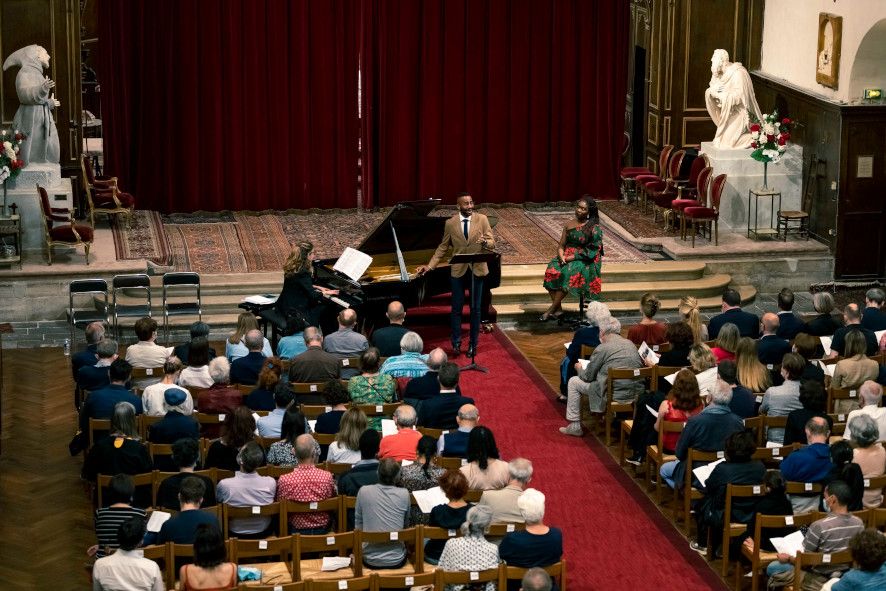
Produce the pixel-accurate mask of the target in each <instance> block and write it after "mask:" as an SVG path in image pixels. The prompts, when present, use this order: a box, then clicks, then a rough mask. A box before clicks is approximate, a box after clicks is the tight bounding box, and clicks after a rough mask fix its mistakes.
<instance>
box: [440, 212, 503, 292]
mask: <svg viewBox="0 0 886 591" xmlns="http://www.w3.org/2000/svg"><path fill="white" fill-rule="evenodd" d="M483 240H485V241H486V247H485V248H484V247H483V246H481V242H482V241H483ZM493 248H495V238H494V236H493V235H492V226H490V225H489V220H488V219H487V218H486V216H485V215H483V214H482V213H477V212H476V211H475V212H474V213H473V214H471V223H470V224H468V239H467V240H465V236H464V232H463V231H462V226H461V216H460V215H459V214H455V215H454V216H452V217H451V218H449V219H448V220H446V225H445V226H444V227H443V240H442V241H440V246H438V247H437V250H436V251H435V252H434V256H432V257H431V262H429V263H428V268H430V269H435V268H437V265H439V264H440V261H442V260H443V258H444V256H445V255H446V253H447V252H448V251H449V250H450V249H451V251H452V254H453V255H456V254H477V253H480V252H484V251H490V250H492V249H493ZM447 258H449V257H447ZM471 266H473V272H474V275H476V276H477V277H484V276H486V275H487V274H488V273H489V267H488V265H487V264H486V263H477V264H476V265H468V264H465V263H462V264H460V265H452V267H451V271H452V276H453V277H461V276H462V275H464V274H465V273H466V272H467V270H468V267H471Z"/></svg>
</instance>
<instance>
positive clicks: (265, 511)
mask: <svg viewBox="0 0 886 591" xmlns="http://www.w3.org/2000/svg"><path fill="white" fill-rule="evenodd" d="M222 515H223V519H222V533H223V534H224V535H225V537H226V538H227V537H228V534H229V533H230V523H231V520H232V519H241V518H249V517H252V518H257V517H270V518H271V525H274V523H275V522H276V526H277V534H278V535H286V522H284V521H283V509H282V507H281V505H280V503H279V502H274V503H269V504H267V505H253V506H252V507H234V506H232V505H228V504H227V503H225V504H224V509H223V513H222ZM234 536H235V537H236V534H234Z"/></svg>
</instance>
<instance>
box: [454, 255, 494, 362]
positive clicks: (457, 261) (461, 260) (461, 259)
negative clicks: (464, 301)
mask: <svg viewBox="0 0 886 591" xmlns="http://www.w3.org/2000/svg"><path fill="white" fill-rule="evenodd" d="M496 255H497V253H496V252H495V251H492V250H487V251H486V252H478V253H475V254H467V253H465V254H456V255H452V258H451V259H449V264H450V265H463V264H470V265H476V264H477V263H490V262H492V261H494V260H495V257H496ZM475 289H476V287H475V285H474V271H473V269H471V297H470V298H468V310H470V312H471V313H470V315H468V322H469V323H470V318H471V316H472V315H473V313H474V306H473V303H474V302H473V300H474V293H475V292H474V290H475ZM481 305H482V294H481ZM459 314H461V310H459ZM468 334H469V335H470V329H468ZM479 336H480V335H479V334H478V335H477V338H478V339H479ZM468 338H469V339H470V337H468ZM476 355H477V348H476V347H474V355H472V356H471V362H470V363H469V364H467V365H465V366H464V367H461V368H459V371H469V370H472V369H473V370H475V371H482V372H483V373H489V368H488V367H483V366H482V365H477V364H476V363H475V362H474V357H476Z"/></svg>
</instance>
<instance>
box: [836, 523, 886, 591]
mask: <svg viewBox="0 0 886 591" xmlns="http://www.w3.org/2000/svg"><path fill="white" fill-rule="evenodd" d="M849 550H850V552H851V553H852V562H853V568H852V569H851V570H850V571H849V572H846V573H844V574H843V576H842V577H840V578H839V579H837V582H836V583H834V585H833V586H832V587H831V590H830V591H853V590H856V589H883V588H886V536H883V534H882V533H880V532H879V531H877V530H876V529H874V528H872V527H870V528H868V529H866V530H864V531H863V532H861V533H859V534H856V536H855V537H854V538H852V540H850V541H849Z"/></svg>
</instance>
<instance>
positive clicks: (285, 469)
mask: <svg viewBox="0 0 886 591" xmlns="http://www.w3.org/2000/svg"><path fill="white" fill-rule="evenodd" d="M293 470H295V466H272V465H268V466H261V467H259V468H257V469H256V470H255V471H256V472H258V473H259V474H261V475H262V476H270V477H271V478H273V479H274V480H277V479H278V478H280V477H281V476H283V475H284V474H289V473H290V472H292V471H293Z"/></svg>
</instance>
